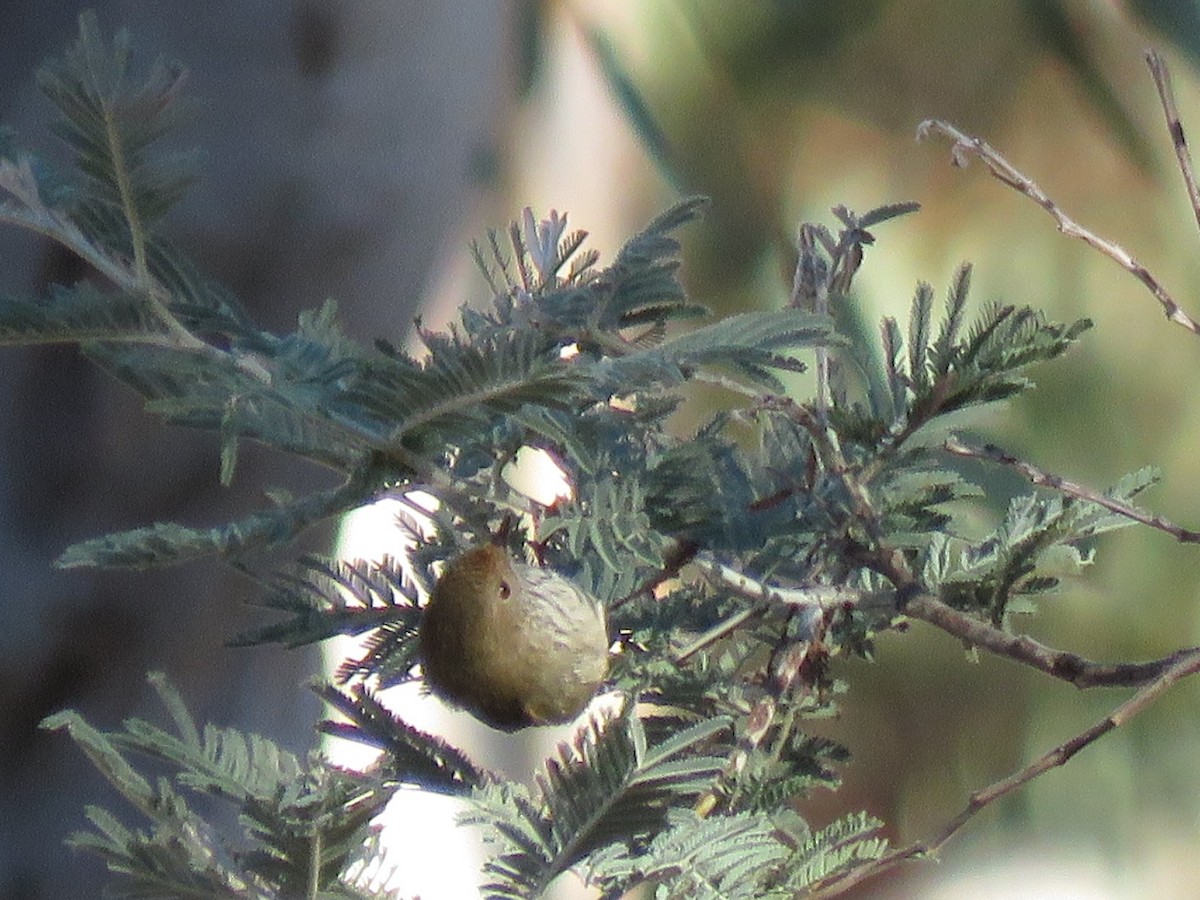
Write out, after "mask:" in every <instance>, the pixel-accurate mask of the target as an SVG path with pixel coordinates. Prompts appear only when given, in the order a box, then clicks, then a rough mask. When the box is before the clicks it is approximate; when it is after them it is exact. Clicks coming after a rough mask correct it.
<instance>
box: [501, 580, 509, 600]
mask: <svg viewBox="0 0 1200 900" xmlns="http://www.w3.org/2000/svg"><path fill="white" fill-rule="evenodd" d="M511 596H512V588H511V587H510V586H509V584H508V582H507V581H502V582H500V599H501V600H507V599H508V598H509V597H511Z"/></svg>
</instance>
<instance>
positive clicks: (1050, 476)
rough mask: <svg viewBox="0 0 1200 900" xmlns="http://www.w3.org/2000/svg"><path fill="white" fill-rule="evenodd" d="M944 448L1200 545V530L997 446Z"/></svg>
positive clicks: (950, 443)
mask: <svg viewBox="0 0 1200 900" xmlns="http://www.w3.org/2000/svg"><path fill="white" fill-rule="evenodd" d="M942 447H943V448H944V449H945V450H946V452H947V453H953V454H954V455H955V456H962V457H966V458H967V459H981V460H989V461H991V462H996V463H1001V464H1002V465H1006V466H1008V467H1010V468H1012V469H1015V470H1016V471H1017V472H1019V473H1020V474H1021V475H1023V476H1024V477H1025V478H1026V479H1028V481H1029V482H1030V483H1031V484H1036V485H1039V486H1041V487H1047V488H1051V489H1053V490H1056V491H1058V492H1059V493H1062V494H1067V495H1068V496H1071V497H1077V498H1078V499H1080V500H1086V501H1087V502H1088V503H1095V504H1096V505H1097V506H1102V507H1104V508H1105V509H1107V510H1108V511H1109V512H1113V513H1116V514H1117V515H1119V516H1124V517H1125V518H1127V519H1132V520H1133V521H1134V522H1140V523H1141V524H1143V525H1148V526H1150V527H1151V528H1156V529H1158V530H1159V531H1163V532H1166V533H1167V534H1169V535H1171V536H1172V537H1173V538H1175V539H1176V540H1177V541H1179V542H1180V543H1184V544H1200V531H1192V530H1191V529H1188V528H1183V527H1182V526H1179V525H1176V524H1175V523H1174V522H1172V521H1170V520H1169V519H1165V518H1163V517H1162V516H1160V515H1156V514H1155V513H1149V512H1146V511H1145V510H1143V509H1140V508H1138V507H1136V506H1132V505H1130V504H1128V503H1122V502H1121V501H1120V500H1114V499H1113V498H1112V497H1107V496H1105V495H1104V494H1102V493H1100V492H1099V491H1096V490H1093V489H1092V488H1089V487H1085V486H1084V485H1081V484H1076V483H1075V482H1073V481H1068V480H1067V479H1065V478H1063V477H1062V476H1060V475H1055V474H1054V473H1052V472H1047V471H1046V470H1045V469H1039V468H1038V467H1037V466H1035V465H1033V464H1032V463H1027V462H1025V461H1024V460H1022V459H1018V458H1017V457H1015V456H1012V455H1011V454H1009V453H1005V452H1004V451H1003V450H1001V449H1000V448H999V447H997V446H996V445H995V444H984V445H983V446H982V447H975V446H971V445H969V444H966V443H964V442H962V441H960V440H959V439H958V438H954V437H952V438H948V439H947V440H946V441H945V442H944V443H943V444H942Z"/></svg>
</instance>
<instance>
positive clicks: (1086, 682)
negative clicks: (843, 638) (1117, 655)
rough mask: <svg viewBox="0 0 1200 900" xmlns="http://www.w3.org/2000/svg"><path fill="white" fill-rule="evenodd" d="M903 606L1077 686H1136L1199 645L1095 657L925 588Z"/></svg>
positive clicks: (916, 616)
mask: <svg viewBox="0 0 1200 900" xmlns="http://www.w3.org/2000/svg"><path fill="white" fill-rule="evenodd" d="M903 612H904V614H905V615H907V616H908V617H909V618H912V619H919V620H921V621H922V622H927V623H928V624H930V625H932V626H934V627H935V628H939V629H941V630H942V631H944V632H946V633H947V634H949V635H952V636H954V637H956V638H958V639H960V640H961V641H963V642H964V643H966V644H969V645H970V646H972V647H979V648H981V649H983V650H987V651H988V652H990V653H994V654H996V655H997V656H1003V657H1005V658H1007V659H1011V660H1013V661H1014V662H1018V663H1021V664H1022V665H1026V666H1030V667H1031V668H1034V669H1037V670H1039V671H1041V672H1045V673H1046V674H1047V675H1050V676H1053V677H1054V678H1058V679H1060V680H1062V681H1065V682H1067V683H1068V684H1073V685H1074V686H1075V687H1077V688H1081V689H1082V688H1094V687H1140V686H1142V685H1145V684H1147V683H1148V682H1150V681H1153V680H1154V679H1155V678H1160V677H1162V675H1163V674H1164V673H1165V672H1167V671H1168V670H1170V669H1171V668H1172V667H1173V666H1176V665H1178V664H1179V663H1180V662H1181V661H1182V660H1185V659H1190V658H1191V657H1192V656H1194V655H1197V654H1200V647H1188V648H1185V649H1182V650H1177V651H1175V652H1174V653H1172V654H1170V655H1168V656H1164V657H1162V658H1161V659H1155V660H1150V661H1148V662H1116V663H1105V662H1097V661H1095V660H1091V659H1088V658H1086V657H1083V656H1080V655H1079V654H1077V653H1071V652H1070V651H1067V650H1055V649H1054V648H1053V647H1047V646H1046V645H1045V644H1041V643H1039V642H1038V641H1035V640H1034V639H1033V638H1031V637H1029V636H1028V635H1024V634H1012V633H1011V632H1008V631H1004V630H1003V629H1001V628H996V627H995V626H994V625H991V624H989V623H987V622H985V621H983V620H982V619H977V618H975V617H974V616H970V615H967V614H966V613H964V612H960V611H959V610H957V609H954V607H952V606H949V605H947V604H945V603H943V602H942V601H941V600H938V599H936V598H935V597H932V596H930V595H928V594H918V595H917V596H914V597H912V598H911V599H909V601H908V603H907V604H905V606H904V609H903Z"/></svg>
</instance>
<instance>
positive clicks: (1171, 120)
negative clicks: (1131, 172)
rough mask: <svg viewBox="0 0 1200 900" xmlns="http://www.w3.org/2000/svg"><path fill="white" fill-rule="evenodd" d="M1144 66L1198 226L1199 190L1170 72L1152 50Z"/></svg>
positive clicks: (1199, 222) (1165, 62) (1147, 53)
mask: <svg viewBox="0 0 1200 900" xmlns="http://www.w3.org/2000/svg"><path fill="white" fill-rule="evenodd" d="M1146 65H1147V66H1149V67H1150V75H1151V76H1152V77H1153V78H1154V86H1155V87H1156V88H1157V89H1158V99H1159V101H1160V102H1161V103H1162V108H1163V117H1164V118H1165V119H1166V120H1167V132H1168V133H1169V134H1170V135H1171V147H1172V148H1173V149H1174V150H1175V158H1176V159H1177V160H1178V161H1179V171H1180V172H1181V173H1182V174H1183V184H1184V186H1185V187H1186V188H1187V192H1188V200H1190V201H1191V203H1192V212H1193V213H1194V214H1195V216H1196V224H1197V225H1200V189H1197V187H1196V173H1195V171H1194V170H1193V169H1192V154H1191V153H1190V152H1189V151H1188V146H1187V138H1186V137H1184V134H1183V123H1182V122H1180V120H1179V108H1178V107H1177V106H1176V105H1175V92H1174V91H1173V90H1172V89H1171V70H1170V69H1168V68H1167V61H1166V60H1165V59H1163V58H1162V57H1161V56H1159V55H1158V53H1157V52H1156V51H1154V50H1147V51H1146Z"/></svg>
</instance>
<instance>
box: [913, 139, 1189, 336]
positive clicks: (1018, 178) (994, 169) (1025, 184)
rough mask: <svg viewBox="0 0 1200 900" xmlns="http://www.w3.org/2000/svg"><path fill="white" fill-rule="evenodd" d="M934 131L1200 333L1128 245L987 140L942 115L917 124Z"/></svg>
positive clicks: (954, 154)
mask: <svg viewBox="0 0 1200 900" xmlns="http://www.w3.org/2000/svg"><path fill="white" fill-rule="evenodd" d="M933 133H937V134H941V135H943V136H944V137H948V138H949V139H950V140H951V141H953V142H954V147H953V149H952V150H951V159H952V161H953V163H954V165H956V166H965V165H966V164H967V161H968V159H969V158H970V157H971V156H977V157H978V158H979V159H980V160H981V161H982V162H983V164H984V165H985V166H987V168H988V171H989V172H991V173H992V175H993V176H994V177H995V178H996V179H998V180H999V181H1001V182H1003V183H1004V184H1006V185H1008V186H1009V187H1010V188H1012V189H1013V190H1015V191H1017V192H1018V193H1021V194H1024V195H1025V196H1026V197H1028V198H1029V199H1030V200H1032V201H1033V202H1034V203H1036V204H1037V205H1038V206H1040V207H1041V208H1042V209H1044V210H1045V211H1046V212H1047V213H1049V214H1050V215H1051V216H1052V217H1053V218H1054V221H1055V222H1057V223H1058V230H1059V231H1060V232H1062V233H1063V234H1065V235H1066V236H1067V237H1073V238H1078V239H1079V240H1081V241H1083V242H1084V243H1085V244H1087V245H1088V246H1089V247H1092V248H1093V249H1095V250H1098V251H1099V252H1100V253H1102V254H1104V255H1105V256H1107V257H1108V258H1109V259H1111V260H1112V261H1113V262H1115V263H1117V265H1119V266H1121V268H1123V269H1125V271H1127V272H1129V274H1131V275H1133V276H1134V277H1135V278H1136V279H1137V280H1138V281H1140V282H1141V283H1142V284H1143V285H1145V286H1146V288H1147V290H1149V291H1150V293H1151V294H1153V295H1154V299H1156V300H1157V301H1158V302H1159V305H1160V306H1162V308H1163V310H1164V312H1166V314H1167V318H1168V319H1170V320H1171V321H1172V322H1174V323H1175V324H1177V325H1181V326H1183V327H1184V328H1186V329H1187V330H1188V331H1190V332H1192V333H1193V334H1196V335H1200V322H1197V321H1196V320H1195V319H1193V318H1192V317H1191V316H1189V315H1188V314H1187V313H1186V312H1184V310H1183V307H1181V306H1180V305H1179V304H1178V303H1176V302H1175V299H1174V298H1173V297H1172V296H1171V295H1170V294H1169V293H1168V292H1167V289H1166V288H1165V287H1163V286H1162V284H1161V283H1160V282H1159V281H1158V279H1157V278H1155V277H1154V276H1153V275H1152V274H1151V273H1150V270H1149V269H1147V268H1146V267H1145V266H1144V265H1142V264H1141V263H1140V262H1138V261H1137V260H1136V259H1134V257H1133V256H1132V255H1131V254H1130V253H1129V251H1128V250H1126V249H1125V248H1124V247H1121V246H1120V245H1119V244H1115V243H1113V242H1112V241H1108V240H1105V239H1104V238H1102V237H1099V236H1098V235H1096V234H1094V233H1092V232H1091V231H1088V230H1087V229H1086V228H1084V227H1083V226H1082V225H1080V224H1078V223H1077V222H1076V221H1075V220H1074V219H1072V218H1071V217H1070V216H1068V215H1067V214H1066V213H1065V212H1063V211H1062V209H1061V208H1060V207H1059V205H1058V204H1057V203H1055V202H1054V201H1053V200H1052V199H1050V197H1049V196H1048V195H1047V194H1046V192H1045V191H1043V190H1042V189H1041V188H1040V187H1038V185H1037V183H1036V182H1034V181H1033V180H1032V179H1030V178H1028V177H1027V176H1026V175H1024V174H1022V173H1021V172H1020V171H1018V170H1017V169H1016V168H1015V167H1014V166H1013V165H1012V164H1011V163H1010V162H1009V161H1008V160H1006V159H1005V158H1004V157H1003V156H1001V155H1000V154H999V153H997V152H996V150H994V149H993V148H992V147H991V145H989V144H988V143H987V141H984V140H982V139H981V138H977V137H971V136H969V135H966V134H963V133H962V132H961V131H959V130H958V129H957V128H955V127H954V126H953V125H950V124H947V123H946V122H942V121H940V120H939V119H926V120H925V121H924V122H922V123H921V124H920V125H918V126H917V138H918V139H919V140H924V139H925V138H927V137H929V135H930V134H933Z"/></svg>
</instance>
